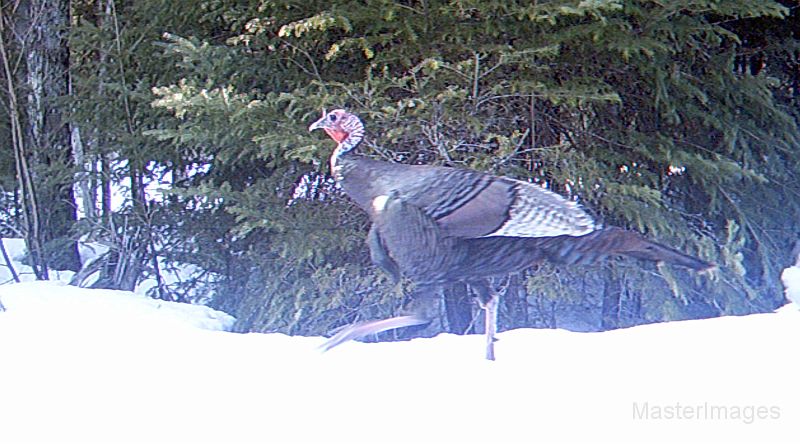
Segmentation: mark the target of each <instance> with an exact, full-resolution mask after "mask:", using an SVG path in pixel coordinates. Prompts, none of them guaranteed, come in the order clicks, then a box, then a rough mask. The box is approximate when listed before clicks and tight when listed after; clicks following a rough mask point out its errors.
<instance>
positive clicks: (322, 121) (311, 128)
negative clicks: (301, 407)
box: [308, 114, 328, 132]
mask: <svg viewBox="0 0 800 444" xmlns="http://www.w3.org/2000/svg"><path fill="white" fill-rule="evenodd" d="M326 117H328V116H327V115H325V114H323V115H322V117H320V118H319V120H317V121H316V122H314V123H312V124H311V125H309V127H308V132H311V131H314V130H315V129H320V128H325V118H326Z"/></svg>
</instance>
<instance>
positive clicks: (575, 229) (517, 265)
mask: <svg viewBox="0 0 800 444" xmlns="http://www.w3.org/2000/svg"><path fill="white" fill-rule="evenodd" d="M318 128H320V129H324V130H325V131H326V132H327V133H328V134H329V135H331V137H333V138H334V139H335V140H336V141H337V142H338V145H337V147H336V149H335V150H334V152H333V155H332V156H331V170H332V172H333V174H334V175H335V177H336V180H337V181H338V182H339V184H340V185H341V186H342V189H343V190H344V192H345V193H347V195H348V196H350V198H352V199H353V200H354V201H355V202H356V204H358V205H359V206H360V207H361V208H362V209H364V211H366V212H367V213H368V214H369V216H370V219H371V220H372V227H371V228H370V231H369V234H368V236H367V244H368V245H369V249H370V256H371V258H372V261H373V262H374V263H375V264H376V265H378V266H379V267H381V268H382V269H383V270H385V271H386V272H387V273H388V274H389V275H391V276H392V277H393V278H394V279H399V277H400V275H401V274H403V275H405V276H407V277H409V278H410V279H412V280H413V281H415V282H417V283H418V284H422V285H438V284H445V283H450V282H455V281H462V282H467V283H469V284H470V285H471V286H472V287H473V288H474V289H476V290H477V291H478V294H479V295H481V297H480V298H479V299H480V301H481V306H482V307H483V308H484V310H485V312H486V327H487V330H486V332H487V333H486V336H487V349H486V357H487V358H488V359H493V358H494V349H493V343H494V331H495V329H496V320H497V301H496V296H494V295H492V294H491V292H490V290H489V285H488V281H487V280H486V279H487V278H490V277H493V276H503V275H506V274H508V273H513V272H517V271H521V270H524V269H526V268H528V267H530V266H531V265H533V264H536V263H538V262H541V261H545V260H547V261H551V262H554V263H557V264H565V265H570V264H584V263H591V262H594V261H597V260H601V259H604V258H607V257H609V256H618V255H623V256H630V257H633V258H637V259H642V260H647V261H654V262H666V263H670V264H674V265H678V266H682V267H686V268H689V269H693V270H696V271H705V270H708V269H711V268H713V267H714V264H712V263H710V262H706V261H704V260H702V259H698V258H695V257H692V256H689V255H687V254H684V253H682V252H680V251H678V250H676V249H674V248H671V247H667V246H665V245H661V244H659V243H656V242H653V241H651V240H648V239H647V238H645V237H644V236H642V235H641V234H639V233H636V232H632V231H627V230H623V229H620V228H613V227H611V228H600V227H599V225H598V224H596V223H595V222H594V221H593V220H592V218H591V217H590V216H589V215H588V214H587V213H586V212H584V211H583V210H582V209H581V208H580V207H579V206H578V205H577V204H576V203H575V202H572V201H569V200H567V199H565V198H563V197H562V196H560V195H558V194H556V193H553V192H551V191H548V190H546V189H544V188H542V187H540V186H538V185H535V184H531V183H528V182H523V181H520V180H515V179H510V178H507V177H498V176H492V175H489V174H486V173H481V172H478V171H471V170H464V169H456V168H447V167H435V166H427V165H402V164H395V163H388V162H380V161H377V160H373V159H370V158H367V157H364V156H361V155H358V154H355V153H354V152H353V151H354V149H355V148H356V147H357V146H358V144H359V143H360V142H361V139H362V138H363V136H364V127H363V124H362V123H361V120H360V119H359V118H358V117H357V116H355V115H353V114H350V113H348V112H346V111H344V110H335V111H332V112H331V113H330V114H324V115H323V117H322V118H320V119H319V120H317V121H316V122H314V123H313V124H312V125H311V126H310V127H309V130H314V129H318ZM428 316H429V314H427V313H413V314H411V315H408V316H398V317H396V318H391V319H388V320H383V321H371V322H362V323H359V324H356V325H353V326H350V327H349V328H346V329H344V330H343V331H341V332H339V333H338V334H336V335H335V336H334V337H333V338H332V339H331V340H330V341H329V342H327V343H326V344H325V345H324V346H323V348H324V349H329V348H332V347H334V346H336V345H338V344H340V343H342V342H344V341H347V340H350V339H356V338H358V337H362V336H365V335H368V334H374V333H377V332H380V331H384V330H387V329H392V328H399V327H405V326H411V325H418V324H420V323H424V322H425V319H427V317H428Z"/></svg>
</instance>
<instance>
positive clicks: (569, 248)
mask: <svg viewBox="0 0 800 444" xmlns="http://www.w3.org/2000/svg"><path fill="white" fill-rule="evenodd" d="M539 247H540V248H543V249H544V250H545V251H546V253H547V258H548V259H549V260H550V261H552V262H555V263H561V264H576V263H591V262H594V261H597V260H600V259H603V258H605V257H608V256H613V255H623V256H630V257H634V258H637V259H642V260H647V261H653V262H666V263H669V264H673V265H678V266H681V267H686V268H690V269H692V270H696V271H708V270H711V269H713V268H714V267H716V265H715V264H713V263H711V262H707V261H704V260H702V259H699V258H696V257H694V256H690V255H688V254H684V253H682V252H680V251H678V250H676V249H674V248H671V247H668V246H666V245H662V244H659V243H657V242H653V241H651V240H649V239H647V238H645V237H644V236H642V235H641V234H639V233H636V232H633V231H627V230H623V229H621V228H607V229H603V230H598V231H594V232H592V233H589V234H587V235H584V236H579V237H570V236H558V237H553V238H548V239H542V243H541V245H539Z"/></svg>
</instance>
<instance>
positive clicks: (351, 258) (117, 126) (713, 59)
mask: <svg viewBox="0 0 800 444" xmlns="http://www.w3.org/2000/svg"><path fill="white" fill-rule="evenodd" d="M798 9H799V6H798V1H796V0H780V1H771V0H763V1H745V0H716V1H715V0H675V1H669V2H663V1H654V0H582V1H579V0H550V1H547V0H541V1H504V0H502V1H501V0H489V1H470V0H464V1H455V0H453V1H434V0H430V1H390V0H377V1H341V2H337V1H324V2H323V1H233V0H204V1H194V2H175V1H166V0H139V1H130V0H129V1H115V0H95V1H90V0H73V1H68V0H0V62H2V66H0V69H2V76H0V78H1V79H2V81H0V144H2V150H3V151H2V152H3V153H4V154H3V155H2V156H0V201H2V205H0V234H2V236H4V237H21V238H24V239H25V241H26V244H27V246H28V251H29V256H28V257H27V259H26V260H27V262H28V263H29V264H30V265H31V266H32V267H33V270H34V273H35V274H36V277H37V278H39V279H47V278H49V277H50V274H51V271H52V270H64V269H67V270H73V271H76V272H77V273H76V275H75V277H74V279H73V283H74V284H75V285H90V286H94V287H103V288H118V289H132V288H134V287H135V286H136V284H137V283H138V282H141V281H142V280H143V279H145V278H150V279H155V280H156V282H157V285H156V286H155V287H154V288H153V289H152V290H151V293H152V296H153V297H157V298H161V299H165V300H177V301H190V302H200V303H207V304H209V305H211V306H213V307H215V308H218V309H221V310H224V311H226V312H228V313H230V314H232V315H234V316H235V317H236V318H237V323H236V327H235V328H236V330H237V331H278V332H284V333H290V334H322V333H326V332H329V331H331V330H332V329H334V328H335V327H337V326H339V325H342V324H346V323H350V322H353V321H356V320H359V319H369V318H379V317H386V316H389V315H393V314H395V313H396V312H397V311H398V310H399V309H400V307H401V306H402V305H403V303H404V299H406V298H408V297H409V295H410V294H413V289H412V286H411V284H409V283H407V282H403V283H402V284H401V285H397V286H395V285H393V284H392V283H391V282H390V281H389V280H388V279H387V277H386V276H384V275H383V274H382V273H381V272H380V271H379V270H377V269H376V268H375V267H374V266H372V265H371V264H370V262H369V254H368V251H367V248H366V245H365V244H364V238H365V234H366V231H367V229H368V221H367V219H366V216H365V215H364V214H362V212H361V211H360V210H358V209H357V208H355V207H354V205H353V204H352V203H351V202H350V201H348V200H347V198H346V197H345V196H343V195H342V194H341V193H340V192H339V191H338V190H337V188H336V186H335V184H334V183H333V181H332V180H331V177H330V175H329V171H328V166H327V158H328V156H329V154H330V152H331V150H332V148H333V142H332V141H330V140H327V139H325V138H323V137H320V135H319V134H309V133H308V131H307V126H308V124H309V123H310V122H311V121H313V120H315V119H316V118H317V117H318V115H319V113H320V111H321V110H322V109H324V108H328V109H332V108H338V107H345V108H347V109H349V110H351V111H353V112H355V113H357V114H359V115H360V116H361V117H362V119H363V120H364V121H365V123H366V127H367V133H368V140H367V141H366V143H365V144H363V146H362V151H364V152H366V153H367V154H369V155H371V156H374V157H376V158H380V159H384V160H387V161H391V162H403V163H414V164H435V165H448V166H455V167H464V168H473V169H478V170H482V171H488V172H491V173H493V174H502V175H507V176H511V177H515V178H519V179H523V180H528V181H531V182H535V183H539V184H541V185H543V186H546V187H548V188H550V189H552V190H555V191H557V192H559V193H561V194H563V195H565V196H569V197H570V198H572V199H573V200H576V201H578V202H579V203H580V204H581V205H583V207H584V208H586V209H587V210H588V211H589V212H590V213H591V214H593V215H594V216H595V217H596V218H598V219H599V220H601V221H603V223H604V224H607V225H617V226H623V227H626V228H630V229H634V230H637V231H641V232H644V233H646V234H647V236H649V237H651V238H654V239H658V240H660V241H662V242H665V243H668V244H670V245H673V246H675V247H677V248H680V249H682V250H684V251H687V252H689V253H691V254H695V255H698V256H701V257H703V258H706V259H709V260H713V261H715V262H717V263H718V264H719V265H720V268H719V270H718V271H716V272H715V273H713V274H712V275H711V276H700V277H698V276H693V275H690V274H688V273H685V272H683V271H681V270H676V269H670V268H668V267H656V266H649V265H645V264H642V263H639V262H636V261H630V260H615V261H609V262H605V263H601V264H596V265H585V266H575V267H561V268H556V267H552V266H549V265H547V264H542V265H537V266H535V267H533V268H532V269H530V270H529V271H527V272H525V273H523V274H521V275H515V276H510V277H507V278H504V279H497V280H496V281H495V282H494V285H495V287H496V288H495V289H496V291H498V292H500V293H501V294H502V295H503V298H502V299H501V300H502V306H501V310H500V327H501V329H508V328H514V327H550V328H553V327H563V328H569V329H573V330H581V331H597V330H606V329H612V328H618V327H625V326H631V325H636V324H641V323H648V322H659V321H667V320H676V319H689V318H702V317H712V316H719V315H732V314H733V315H735V314H746V313H752V312H763V311H769V310H772V309H774V308H775V307H777V306H779V305H782V303H783V301H784V298H783V294H782V289H781V286H780V280H779V274H780V272H781V270H782V269H783V268H784V267H785V266H787V265H788V264H790V263H791V262H793V258H792V257H791V256H792V255H791V250H792V247H793V243H794V241H795V240H796V239H797V238H798V235H800V223H799V221H800V198H799V197H800V182H799V181H798V179H799V174H800V164H799V163H798V161H799V160H800V151H798V148H800V146H799V144H798V143H799V142H800V138H799V137H798V136H799V135H800V133H798V118H799V117H800V107H798V105H799V104H800V12H799V11H798ZM79 241H82V242H95V243H99V244H102V245H104V246H105V247H107V248H108V251H107V252H105V253H104V254H103V255H101V256H100V257H99V258H98V259H97V260H94V261H91V262H89V263H82V262H81V258H80V256H79V254H78V242H79ZM6 262H7V263H10V261H6ZM187 269H189V270H192V273H191V274H187V275H186V276H185V279H184V280H182V281H181V282H177V283H169V282H167V281H166V280H165V279H163V275H164V274H165V273H166V272H167V271H169V270H187ZM467 290H468V289H467V288H465V287H464V286H463V285H454V286H452V287H450V288H444V289H442V293H441V294H440V295H437V296H438V297H440V300H441V304H440V305H441V316H440V320H439V322H436V323H434V325H432V326H430V327H429V328H428V329H427V330H426V332H425V333H426V334H435V333H437V332H441V331H450V332H457V333H463V332H468V331H471V330H473V329H480V325H479V324H480V322H479V321H478V322H477V323H476V322H474V321H475V314H476V313H475V308H474V307H473V305H472V303H471V301H470V299H469V297H468V294H469V292H468V291H467ZM417 333H419V332H417ZM394 334H395V335H396V333H394Z"/></svg>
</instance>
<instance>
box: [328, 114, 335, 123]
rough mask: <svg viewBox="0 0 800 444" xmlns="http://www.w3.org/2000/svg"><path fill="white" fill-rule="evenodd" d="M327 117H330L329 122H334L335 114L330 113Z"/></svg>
mask: <svg viewBox="0 0 800 444" xmlns="http://www.w3.org/2000/svg"><path fill="white" fill-rule="evenodd" d="M328 118H329V119H331V122H335V121H336V114H331V115H330V116H329V117H328Z"/></svg>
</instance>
